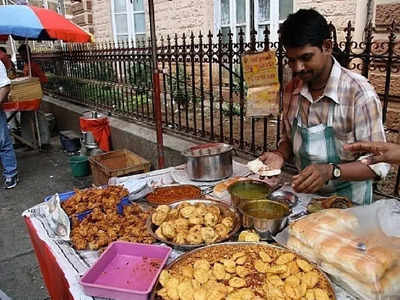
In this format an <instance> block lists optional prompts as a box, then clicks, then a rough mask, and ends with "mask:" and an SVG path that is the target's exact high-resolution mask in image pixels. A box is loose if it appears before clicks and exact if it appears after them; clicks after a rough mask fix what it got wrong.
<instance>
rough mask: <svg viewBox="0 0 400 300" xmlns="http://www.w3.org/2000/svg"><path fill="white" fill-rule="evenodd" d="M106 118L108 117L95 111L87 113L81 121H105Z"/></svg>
mask: <svg viewBox="0 0 400 300" xmlns="http://www.w3.org/2000/svg"><path fill="white" fill-rule="evenodd" d="M104 118H107V116H106V115H104V114H102V113H99V112H97V111H95V110H91V111H86V112H84V113H83V114H82V116H81V119H84V120H98V119H104Z"/></svg>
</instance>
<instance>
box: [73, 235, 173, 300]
mask: <svg viewBox="0 0 400 300" xmlns="http://www.w3.org/2000/svg"><path fill="white" fill-rule="evenodd" d="M170 253H171V248H170V247H166V246H159V245H147V244H134V243H128V242H123V241H117V242H113V243H111V244H110V245H109V246H108V248H107V249H106V251H104V253H103V254H102V255H101V256H100V258H99V260H98V261H97V262H96V263H95V264H94V265H93V266H92V267H91V268H90V269H89V270H88V271H87V272H86V274H85V275H84V276H83V277H82V278H81V280H80V284H81V285H82V287H83V290H84V292H85V294H87V295H90V296H97V297H105V298H113V299H120V300H128V299H129V300H131V299H138V300H139V299H147V297H148V294H149V293H150V292H151V290H152V288H153V286H154V284H155V282H156V280H157V277H158V275H159V274H160V272H161V270H162V268H163V266H164V265H165V263H166V262H167V259H168V256H169V254H170Z"/></svg>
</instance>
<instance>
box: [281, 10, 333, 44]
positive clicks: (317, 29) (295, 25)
mask: <svg viewBox="0 0 400 300" xmlns="http://www.w3.org/2000/svg"><path fill="white" fill-rule="evenodd" d="M279 33H280V35H281V39H282V43H283V46H284V47H285V48H297V47H303V46H305V45H308V44H310V45H311V46H314V47H319V48H321V49H322V43H323V41H324V40H326V39H330V36H331V35H330V30H329V25H328V22H327V21H326V19H325V18H324V17H323V16H322V15H321V14H320V13H319V12H317V11H316V10H314V9H300V10H298V11H297V12H296V13H294V14H290V15H289V16H288V17H287V19H286V20H285V22H283V23H282V26H281V28H280V29H279Z"/></svg>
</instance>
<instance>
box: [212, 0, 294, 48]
mask: <svg viewBox="0 0 400 300" xmlns="http://www.w3.org/2000/svg"><path fill="white" fill-rule="evenodd" d="M214 12H215V13H214V18H215V22H214V23H215V25H216V26H215V30H216V31H217V32H218V30H221V32H222V34H223V42H227V40H228V36H227V33H228V32H229V31H231V32H232V34H233V36H232V38H233V42H239V32H240V29H242V30H243V32H244V33H245V35H244V39H245V41H249V40H250V0H214ZM292 12H293V0H254V23H255V24H254V26H255V29H256V31H257V39H258V40H263V39H264V34H263V32H264V30H265V29H266V28H268V30H269V31H270V40H271V41H277V40H278V29H279V24H280V23H282V22H283V21H284V20H285V19H286V18H287V16H288V15H289V14H290V13H292Z"/></svg>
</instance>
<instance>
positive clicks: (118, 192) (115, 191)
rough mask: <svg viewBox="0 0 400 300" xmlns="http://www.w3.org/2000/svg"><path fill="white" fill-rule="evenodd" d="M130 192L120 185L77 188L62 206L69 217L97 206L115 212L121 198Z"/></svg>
mask: <svg viewBox="0 0 400 300" xmlns="http://www.w3.org/2000/svg"><path fill="white" fill-rule="evenodd" d="M128 194H129V192H128V190H127V189H126V188H124V187H123V186H118V185H110V186H107V187H105V188H90V189H84V190H75V194H74V195H73V196H72V197H71V198H69V199H68V201H64V202H62V203H61V207H62V208H63V209H64V210H65V212H66V213H67V215H68V216H69V217H72V216H73V215H74V214H79V213H82V212H84V211H87V210H88V209H93V208H96V207H97V208H100V209H101V210H103V211H105V212H109V211H110V212H115V211H116V209H117V205H118V204H119V202H120V201H121V199H122V198H123V197H126V196H128Z"/></svg>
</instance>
